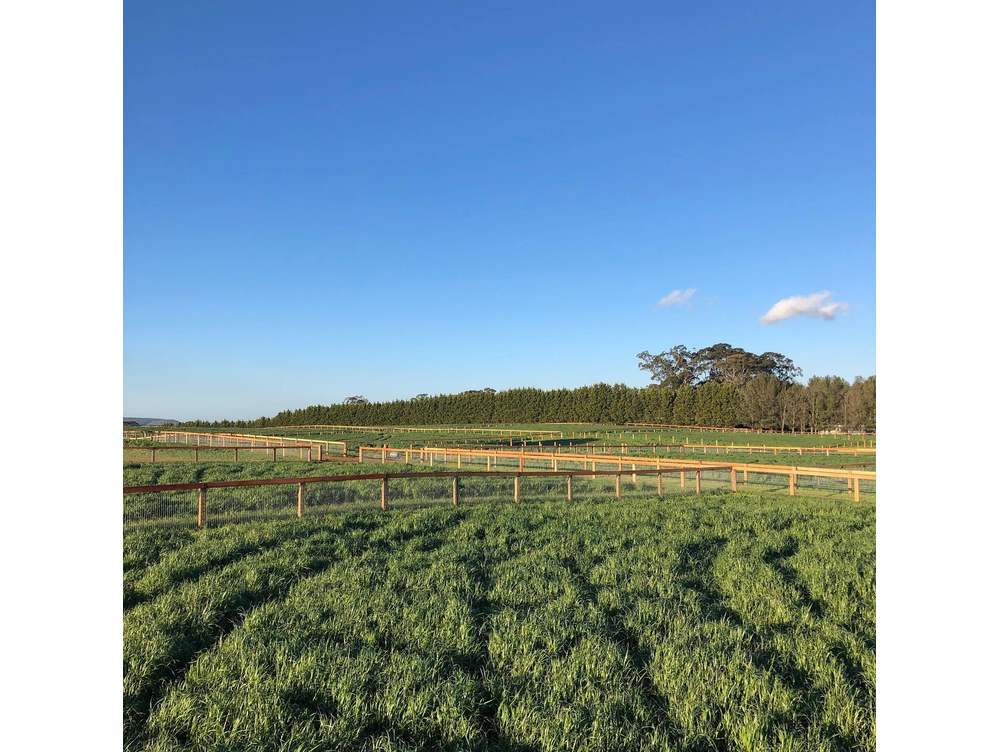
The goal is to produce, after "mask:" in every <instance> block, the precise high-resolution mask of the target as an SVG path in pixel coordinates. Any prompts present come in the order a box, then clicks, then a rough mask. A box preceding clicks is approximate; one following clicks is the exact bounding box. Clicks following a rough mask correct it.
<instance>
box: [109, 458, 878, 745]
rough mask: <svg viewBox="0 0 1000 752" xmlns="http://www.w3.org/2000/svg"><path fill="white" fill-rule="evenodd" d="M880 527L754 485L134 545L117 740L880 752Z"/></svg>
mask: <svg viewBox="0 0 1000 752" xmlns="http://www.w3.org/2000/svg"><path fill="white" fill-rule="evenodd" d="M220 467H221V466H214V467H213V468H212V469H206V470H205V472H218V471H219V470H220ZM147 470H148V468H141V469H135V468H133V469H127V470H126V474H128V473H133V474H134V473H139V472H147ZM156 470H157V472H158V473H159V474H158V476H157V477H158V479H160V480H165V478H164V475H172V474H176V473H179V472H181V471H182V468H181V467H180V466H172V467H169V468H168V467H163V468H157V469H156ZM174 477H176V475H175V476H174ZM874 524H875V510H874V506H873V505H871V504H860V505H858V504H849V503H843V502H831V501H825V500H822V499H816V498H791V499H789V498H784V497H782V498H779V497H776V496H774V495H770V494H754V493H748V494H743V493H739V494H734V495H725V496H723V495H721V494H720V495H715V494H706V495H703V496H700V497H693V496H678V495H671V496H668V497H667V498H665V499H662V500H659V499H656V498H655V497H652V498H649V497H645V498H641V497H638V496H637V497H636V498H634V499H629V500H625V501H614V500H610V501H604V502H602V501H600V500H597V499H594V500H591V501H589V502H587V503H580V504H567V503H566V502H565V501H562V502H542V503H525V504H522V505H519V506H514V505H513V504H503V505H498V504H474V505H467V506H460V507H459V508H458V509H451V508H450V506H448V505H442V506H439V507H437V508H426V509H417V508H409V509H405V510H393V509H390V511H388V512H386V513H382V514H379V513H372V512H370V511H364V512H360V513H351V512H344V513H339V514H328V515H323V516H320V515H316V516H313V517H307V518H305V519H302V520H291V521H279V522H270V523H257V524H254V525H235V526H232V525H231V526H225V527H221V528H217V529H211V528H210V529H208V530H204V531H193V530H186V529H179V528H174V529H162V530H146V531H137V532H131V533H127V534H126V536H125V574H124V586H125V592H124V605H125V610H126V613H125V633H124V640H125V644H124V652H125V706H124V726H125V737H126V746H127V748H129V749H134V750H139V749H144V750H159V751H165V750H184V749H192V750H193V749H198V750H233V751H235V750H261V749H273V750H354V749H363V750H439V749H452V750H459V749H496V750H512V751H513V750H562V749H574V750H609V749H630V750H632V749H635V750H654V749H655V750H666V749H672V750H691V751H695V750H697V751H701V750H718V749H728V750H761V751H763V750H810V751H812V750H848V749H851V750H855V749H874V746H875V742H874V738H875V730H874V710H875V709H874V680H875V623H874V617H875V613H874V599H875V593H874V586H875V570H874V567H875V562H874Z"/></svg>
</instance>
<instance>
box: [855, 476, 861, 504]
mask: <svg viewBox="0 0 1000 752" xmlns="http://www.w3.org/2000/svg"><path fill="white" fill-rule="evenodd" d="M854 500H855V501H861V479H860V478H858V477H855V478H854Z"/></svg>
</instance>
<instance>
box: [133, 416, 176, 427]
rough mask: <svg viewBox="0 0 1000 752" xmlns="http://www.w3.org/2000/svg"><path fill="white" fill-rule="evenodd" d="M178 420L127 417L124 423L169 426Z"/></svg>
mask: <svg viewBox="0 0 1000 752" xmlns="http://www.w3.org/2000/svg"><path fill="white" fill-rule="evenodd" d="M177 422H178V421H177V420H175V419H173V418H125V419H124V420H123V421H122V423H128V424H130V425H134V426H168V425H173V424H176V423H177Z"/></svg>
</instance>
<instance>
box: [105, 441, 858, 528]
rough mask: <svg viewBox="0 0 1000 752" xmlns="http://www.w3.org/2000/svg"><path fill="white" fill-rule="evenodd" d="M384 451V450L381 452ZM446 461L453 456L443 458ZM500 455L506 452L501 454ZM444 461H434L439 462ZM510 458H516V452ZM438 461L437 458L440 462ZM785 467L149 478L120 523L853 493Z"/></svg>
mask: <svg viewBox="0 0 1000 752" xmlns="http://www.w3.org/2000/svg"><path fill="white" fill-rule="evenodd" d="M388 459H389V453H387V460H388ZM451 459H456V458H454V457H452V458H451ZM500 459H501V460H504V461H509V460H510V459H511V458H500ZM442 461H443V460H442ZM515 461H516V460H515ZM439 464H440V463H439ZM789 477H790V476H789V475H788V474H782V473H768V472H759V471H754V472H744V473H741V472H739V471H737V470H734V469H733V468H732V467H686V468H683V469H682V468H664V469H662V470H655V469H654V470H650V469H648V468H634V469H633V468H631V467H626V468H624V469H621V468H616V469H610V470H609V469H597V470H596V471H595V470H591V472H587V471H586V470H574V471H570V472H567V471H565V470H562V471H553V470H537V469H536V470H520V469H519V468H516V467H514V468H506V469H501V468H498V467H495V466H493V467H492V471H483V469H482V467H480V468H479V469H478V470H468V469H464V470H459V469H458V468H457V467H453V468H449V469H444V468H442V469H440V470H437V471H428V472H415V473H414V472H405V473H384V474H378V473H371V474H366V475H364V476H346V479H344V480H337V479H329V480H327V479H325V478H323V477H321V478H319V479H313V478H308V477H307V478H298V479H286V478H272V479H260V480H255V479H245V480H238V481H228V482H227V481H214V482H210V483H205V484H197V483H195V484H192V483H179V484H176V485H178V486H182V488H180V489H176V490H170V489H169V487H168V488H166V489H165V490H158V489H156V487H155V486H144V487H136V488H141V489H144V490H143V491H142V492H138V493H132V492H131V491H130V490H129V488H126V496H125V503H124V526H125V529H126V530H134V529H139V528H144V527H149V526H171V525H174V526H179V527H194V526H217V525H228V524H235V523H245V522H258V521H269V520H280V519H293V518H295V517H301V516H305V515H307V514H308V515H317V514H328V513H332V512H337V511H343V510H353V509H378V508H382V509H387V508H389V507H393V508H419V507H427V506H436V505H441V504H449V503H450V504H459V503H460V504H462V505H468V504H493V503H509V502H512V501H513V502H515V503H522V502H533V501H553V500H558V499H565V500H566V501H568V502H582V501H591V502H602V501H613V502H619V501H629V500H639V499H642V500H650V499H651V498H653V499H655V498H657V497H663V496H668V497H677V496H681V495H685V494H708V493H732V492H733V491H739V490H747V491H753V492H765V493H769V492H773V493H794V494H795V495H798V496H805V497H815V498H827V499H839V500H844V499H845V498H846V499H849V498H852V494H853V491H854V489H853V487H852V486H851V481H850V479H847V478H828V477H822V476H800V477H796V478H795V479H794V483H792V484H790V480H789ZM856 482H857V483H858V486H859V489H858V490H859V493H856V494H853V499H854V500H855V501H860V500H865V501H869V500H870V501H874V496H875V483H874V480H867V479H866V480H861V481H856Z"/></svg>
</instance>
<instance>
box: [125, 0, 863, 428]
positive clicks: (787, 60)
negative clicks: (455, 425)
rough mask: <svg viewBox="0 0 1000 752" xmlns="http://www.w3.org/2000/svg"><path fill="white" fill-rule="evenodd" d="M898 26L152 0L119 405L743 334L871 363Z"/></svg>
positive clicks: (449, 377) (599, 370) (264, 395)
mask: <svg viewBox="0 0 1000 752" xmlns="http://www.w3.org/2000/svg"><path fill="white" fill-rule="evenodd" d="M874 34H875V16H874V4H873V3H871V2H860V3H859V2H853V1H848V2H841V3H829V2H814V1H812V0H805V1H803V0H796V1H795V2H786V3H763V4H754V3H746V2H697V3H680V2H655V3H572V4H570V3H486V2H476V3H469V2H451V3H440V2H430V1H428V0H425V1H424V2H419V3H413V2H392V3H389V2H373V1H372V0H365V2H338V3H330V2H316V3H312V2H288V3H274V2H269V3H258V2H245V1H244V2H211V3H205V2H179V1H172V2H166V3H153V2H142V3H139V2H135V1H134V0H133V1H131V2H127V3H126V4H125V176H124V177H125V228H124V248H125V290H124V295H125V321H124V326H125V352H124V366H125V395H124V396H125V404H124V410H125V414H127V415H133V416H140V417H168V418H179V419H187V418H194V417H204V418H221V417H232V418H244V417H257V416H259V415H272V414H274V413H275V412H277V411H279V410H282V409H285V408H296V407H304V406H306V405H309V404H329V403H332V402H340V401H341V400H342V399H343V398H344V397H345V396H347V395H351V394H363V395H365V396H367V397H368V398H369V399H372V400H382V399H392V398H397V397H409V396H412V395H414V394H417V393H420V392H428V393H442V392H453V391H461V390H464V389H473V388H482V387H487V386H489V387H493V388H495V389H504V388H509V387H514V386H538V387H557V386H566V387H575V386H580V385H584V384H590V383H594V382H597V381H605V382H610V383H616V382H624V383H626V384H632V385H642V384H645V383H648V379H647V377H646V375H645V373H644V372H641V371H639V370H638V368H637V367H636V360H635V354H636V353H638V352H639V351H641V350H650V351H652V352H658V351H660V350H665V349H668V348H669V347H671V346H673V345H675V344H686V345H688V346H690V347H703V346H706V345H709V344H712V343H715V342H720V341H721V342H728V343H730V344H732V345H734V346H738V347H743V348H745V349H748V350H753V351H755V352H762V351H766V350H774V351H778V352H781V353H784V354H785V355H788V356H789V357H791V358H792V359H793V360H794V361H795V362H796V363H797V364H798V365H799V366H801V367H802V368H803V370H804V371H805V373H806V376H809V375H812V374H817V373H818V374H839V375H842V376H845V377H847V378H849V379H850V378H853V377H854V376H856V375H868V374H871V373H874V371H875V355H874V352H875V51H874V43H875V39H874ZM692 290H693V292H691V291H692ZM816 293H829V294H828V295H815V294H816ZM796 296H800V297H801V298H802V299H801V300H793V301H788V300H785V299H787V298H791V297H796ZM808 296H812V297H808ZM779 301H784V302H782V303H779ZM776 304H777V305H776ZM772 307H774V310H772ZM769 312H770V316H767V315H768V314H769ZM810 314H812V315H810ZM765 317H767V318H766V319H765ZM762 319H765V321H770V323H765V321H762Z"/></svg>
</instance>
